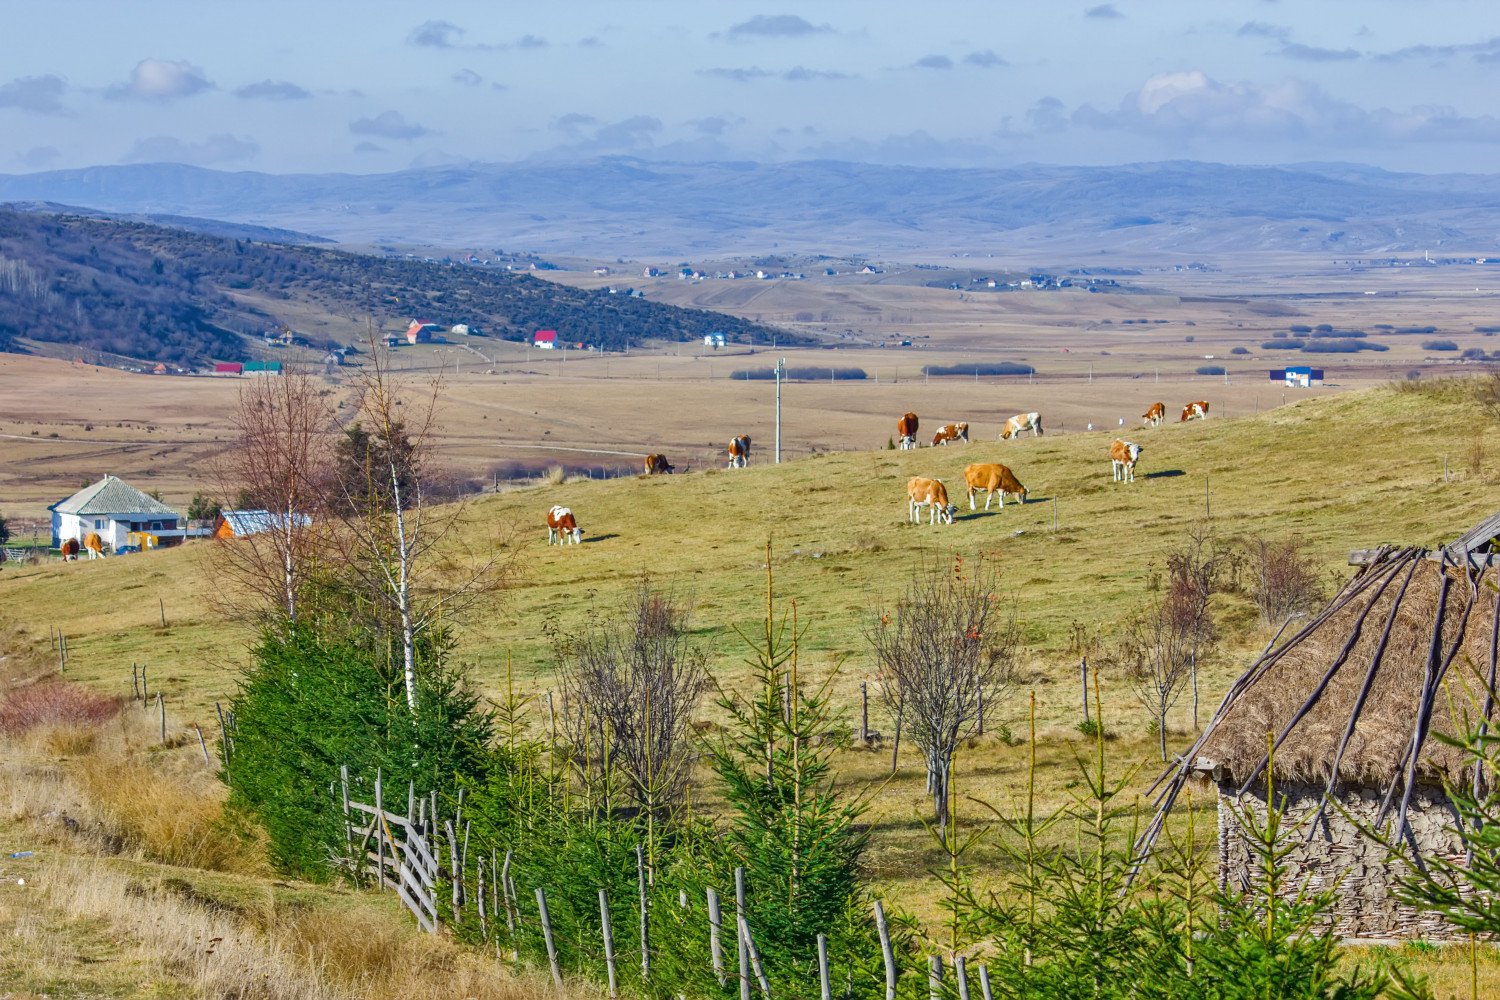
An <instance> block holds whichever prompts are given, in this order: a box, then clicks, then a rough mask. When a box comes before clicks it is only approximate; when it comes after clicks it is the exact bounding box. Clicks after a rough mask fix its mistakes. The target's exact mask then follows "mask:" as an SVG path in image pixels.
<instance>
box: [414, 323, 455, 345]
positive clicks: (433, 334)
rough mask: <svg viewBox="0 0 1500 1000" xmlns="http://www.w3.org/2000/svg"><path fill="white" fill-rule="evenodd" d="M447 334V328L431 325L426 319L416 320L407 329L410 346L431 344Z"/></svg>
mask: <svg viewBox="0 0 1500 1000" xmlns="http://www.w3.org/2000/svg"><path fill="white" fill-rule="evenodd" d="M446 332H447V331H446V328H444V327H442V326H439V325H438V324H436V323H429V322H428V321H427V320H424V319H414V320H412V321H411V324H410V325H408V326H407V328H406V342H407V343H408V344H430V343H432V342H433V341H434V340H436V339H437V338H438V337H439V336H441V335H442V334H443V333H446Z"/></svg>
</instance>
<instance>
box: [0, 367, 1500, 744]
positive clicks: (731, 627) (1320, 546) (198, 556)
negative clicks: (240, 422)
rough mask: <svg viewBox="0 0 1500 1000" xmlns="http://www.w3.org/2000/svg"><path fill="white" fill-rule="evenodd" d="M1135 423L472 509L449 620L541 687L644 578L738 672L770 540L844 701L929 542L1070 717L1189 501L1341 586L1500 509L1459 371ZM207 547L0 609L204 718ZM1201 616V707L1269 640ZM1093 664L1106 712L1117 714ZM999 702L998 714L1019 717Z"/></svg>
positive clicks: (569, 492) (105, 671)
mask: <svg viewBox="0 0 1500 1000" xmlns="http://www.w3.org/2000/svg"><path fill="white" fill-rule="evenodd" d="M1482 427H1483V428H1486V429H1485V430H1484V434H1485V435H1488V438H1489V441H1490V445H1491V452H1490V454H1489V456H1487V457H1486V458H1484V459H1482V461H1481V466H1480V470H1479V471H1478V472H1477V473H1475V472H1472V471H1468V470H1467V469H1466V463H1467V462H1468V461H1469V458H1468V456H1469V454H1470V452H1471V451H1472V450H1473V449H1474V447H1475V445H1476V442H1478V443H1479V444H1480V445H1481V446H1482V445H1483V443H1484V441H1485V440H1486V438H1485V437H1482V436H1480V429H1481V428H1482ZM1131 436H1132V437H1133V438H1134V439H1135V440H1137V441H1138V442H1140V443H1141V444H1142V446H1143V448H1144V451H1143V455H1142V459H1141V464H1140V466H1139V469H1138V474H1139V477H1140V478H1139V479H1138V481H1137V482H1135V483H1133V484H1116V483H1113V482H1112V481H1111V480H1110V476H1109V464H1108V460H1107V457H1106V448H1107V445H1108V442H1109V440H1110V439H1111V437H1112V435H1110V434H1104V433H1092V434H1075V435H1066V436H1063V435H1054V436H1048V437H1044V438H1039V439H1033V438H1026V439H1025V440H1022V441H1019V442H985V443H975V444H973V445H969V446H967V447H963V446H958V447H948V448H942V449H927V448H924V449H921V450H919V451H915V452H892V451H875V452H850V453H841V454H831V455H827V456H823V457H816V458H812V459H806V460H803V461H799V462H796V463H791V464H787V465H783V466H780V467H776V466H772V465H769V464H767V463H766V459H765V457H764V456H765V452H764V451H761V452H759V453H757V455H756V456H755V459H754V464H753V465H752V467H751V468H749V469H746V470H735V471H728V470H724V469H715V470H710V471H705V472H695V473H692V474H690V475H685V476H682V475H679V476H661V477H654V478H649V479H648V478H637V479H626V480H610V481H589V480H583V481H576V482H570V483H567V484H565V485H561V486H537V487H531V488H527V489H522V490H516V491H512V492H507V493H503V494H500V495H490V496H486V497H483V498H482V499H480V500H478V501H476V502H475V503H473V504H472V505H471V507H470V508H469V511H468V513H467V518H468V521H469V523H468V524H467V525H466V526H465V528H464V530H463V532H462V535H461V537H462V539H463V544H464V545H465V546H466V547H467V548H469V549H470V550H472V551H475V552H481V553H482V552H485V551H487V550H488V549H489V548H490V547H492V546H495V545H496V544H498V542H499V540H500V539H501V538H503V537H504V536H506V535H507V534H509V533H511V532H512V531H519V532H520V536H519V538H520V542H519V544H520V545H521V546H522V550H521V551H520V553H519V560H520V565H521V567H522V574H521V576H520V578H519V579H518V580H517V581H516V583H515V584H514V585H513V586H512V587H511V588H510V589H508V590H507V591H506V592H504V593H501V594H498V595H495V596H493V597H492V598H488V599H486V600H485V601H484V602H483V603H482V604H481V606H480V607H479V608H478V609H476V613H475V614H474V615H473V616H472V617H471V618H470V619H469V620H467V621H466V622H465V623H464V624H463V626H462V627H461V629H460V635H461V638H462V646H461V651H462V654H463V655H464V656H465V657H466V658H467V659H469V660H470V661H472V662H473V663H474V664H475V665H476V675H477V677H478V678H479V680H480V681H481V683H482V684H484V685H485V686H487V687H489V688H490V689H491V690H495V689H496V688H497V685H498V684H499V683H500V678H501V672H502V669H503V664H504V660H505V657H506V655H507V653H510V654H513V656H514V663H515V669H516V674H517V676H518V677H520V678H524V679H525V682H526V684H527V685H528V686H529V687H531V688H532V689H534V690H538V691H540V690H544V689H545V688H547V687H548V686H550V685H551V683H552V681H551V675H552V671H553V662H552V657H551V653H550V638H549V636H551V635H552V634H554V632H555V631H557V630H561V631H563V632H566V631H569V630H571V629H574V628H576V627H578V626H579V625H581V624H582V623H583V622H584V621H585V620H587V619H588V618H589V616H591V615H594V614H603V615H608V614H610V613H611V612H612V610H613V609H614V608H615V607H617V606H618V604H619V603H620V601H621V600H622V598H623V595H624V594H625V593H626V591H627V590H628V588H629V587H630V586H631V585H632V584H633V583H634V581H635V580H636V579H637V578H638V577H639V576H640V575H641V574H642V573H650V574H652V575H653V576H654V577H655V578H656V579H657V580H658V581H659V582H661V583H664V584H668V585H670V586H673V587H675V588H676V589H678V590H679V591H681V592H682V593H684V594H685V595H687V596H688V597H690V598H691V600H692V603H693V604H694V607H695V614H694V620H695V623H696V626H697V628H698V630H699V634H700V636H701V638H702V640H703V641H704V642H705V643H706V644H707V645H708V646H709V648H710V649H711V650H712V652H713V669H714V671H715V673H716V674H717V675H718V676H720V677H721V678H725V679H732V678H733V677H734V676H735V675H736V673H737V671H738V669H739V659H740V643H739V639H738V637H737V635H736V634H735V628H736V626H741V625H744V624H746V623H749V622H753V621H755V620H757V616H758V615H759V614H760V613H761V607H762V606H761V597H760V595H761V593H762V588H763V581H764V569H763V563H764V558H763V551H764V545H765V542H766V540H767V539H768V538H769V539H771V540H772V542H773V544H774V548H775V553H776V555H775V570H776V575H777V589H778V591H779V592H780V593H781V594H782V595H784V596H785V597H787V598H793V599H796V600H797V602H798V607H799V614H800V616H801V618H802V620H803V621H805V622H807V623H808V624H809V635H808V647H809V648H810V649H811V650H812V651H813V653H814V654H815V656H816V657H817V658H818V660H819V661H820V662H821V664H822V666H823V668H824V669H831V668H832V667H833V666H834V665H835V664H842V665H843V669H842V679H841V681H840V684H841V687H842V688H843V689H844V690H845V691H846V692H847V693H852V692H853V691H854V690H856V689H857V686H858V682H859V680H861V679H864V678H867V677H868V676H870V666H869V663H870V657H869V653H868V647H867V643H866V642H865V640H864V635H863V629H864V628H865V626H866V624H867V623H868V621H869V617H870V614H871V612H872V610H873V609H874V608H876V607H878V606H879V605H880V604H881V603H882V602H889V601H892V600H894V598H895V597H896V596H897V594H898V592H899V589H900V586H901V583H902V581H903V579H904V578H905V577H906V576H907V575H908V573H909V572H910V570H911V568H912V566H913V564H914V563H915V562H916V561H917V560H918V559H919V558H920V557H923V556H924V555H925V556H931V557H935V558H948V557H949V556H951V555H952V554H955V553H957V554H963V555H969V556H972V555H974V554H976V553H982V554H984V555H986V556H988V557H991V558H993V559H994V560H995V561H996V562H997V563H998V565H999V568H1000V572H1001V578H1002V585H1003V587H1004V588H1005V592H1006V594H1007V597H1008V598H1009V599H1010V600H1011V601H1013V603H1014V608H1015V613H1016V616H1017V618H1018V619H1019V620H1020V621H1021V622H1022V623H1023V624H1024V625H1025V628H1026V640H1027V646H1028V650H1029V657H1030V662H1031V665H1032V680H1031V686H1035V687H1036V688H1037V691H1038V695H1039V697H1040V698H1041V702H1042V718H1043V720H1044V721H1045V722H1047V723H1048V724H1062V725H1069V724H1071V719H1072V715H1071V713H1072V711H1073V706H1074V705H1075V704H1076V700H1077V698H1076V695H1077V692H1076V680H1075V678H1076V664H1074V663H1073V662H1072V661H1071V659H1070V658H1069V657H1068V656H1067V655H1066V653H1065V648H1066V646H1067V639H1068V633H1069V629H1070V626H1071V625H1072V624H1073V623H1074V622H1082V623H1085V624H1093V625H1101V626H1103V627H1104V630H1105V632H1106V633H1107V632H1108V625H1109V623H1110V622H1111V621H1114V620H1118V619H1119V618H1121V617H1122V616H1124V615H1126V614H1128V613H1129V611H1130V610H1131V609H1132V608H1133V607H1135V606H1136V605H1137V604H1138V603H1139V602H1140V601H1141V600H1142V598H1143V597H1144V593H1143V588H1144V587H1145V585H1146V581H1147V579H1148V577H1149V575H1150V574H1151V573H1152V571H1153V567H1155V568H1160V567H1161V565H1162V564H1163V562H1164V558H1165V555H1166V553H1167V552H1168V551H1169V550H1171V549H1173V548H1174V547H1176V546H1178V545H1180V544H1181V542H1182V541H1183V539H1184V538H1185V536H1186V533H1187V532H1188V530H1189V529H1190V528H1191V527H1192V526H1193V525H1195V524H1197V523H1199V522H1201V521H1203V520H1204V514H1205V510H1204V506H1205V505H1204V499H1205V492H1206V493H1207V494H1208V499H1209V505H1210V513H1211V522H1212V525H1213V527H1214V531H1215V533H1216V535H1217V536H1219V537H1220V538H1222V539H1225V540H1229V539H1233V538H1236V537H1240V536H1245V535H1250V534H1257V535H1266V536H1272V537H1279V536H1288V535H1289V536H1294V537H1296V538H1297V539H1299V540H1300V542H1301V543H1302V545H1303V546H1305V547H1306V549H1307V550H1308V551H1309V552H1310V553H1312V554H1313V555H1315V556H1316V558H1317V559H1318V561H1319V563H1320V564H1321V565H1322V566H1324V567H1326V569H1327V571H1328V572H1329V574H1330V583H1332V582H1333V578H1334V577H1338V578H1342V577H1343V576H1344V575H1346V574H1347V572H1348V570H1347V566H1346V561H1347V555H1348V553H1349V551H1350V550H1351V549H1354V548H1361V547H1365V546H1369V545H1374V544H1378V543H1381V542H1417V543H1435V542H1438V541H1441V540H1443V539H1445V538H1448V537H1451V536H1453V535H1456V534H1458V533H1459V532H1461V531H1462V530H1464V529H1466V528H1467V527H1469V526H1470V525H1471V524H1472V523H1473V522H1475V521H1477V520H1478V519H1479V518H1480V517H1482V516H1484V515H1485V514H1488V513H1491V512H1492V510H1493V506H1494V500H1493V497H1494V492H1493V484H1494V483H1495V481H1496V479H1495V475H1494V473H1493V472H1492V471H1490V470H1491V469H1492V468H1493V467H1494V464H1495V463H1496V462H1500V442H1496V441H1495V440H1493V437H1494V436H1493V433H1492V431H1491V430H1490V429H1488V425H1486V424H1484V423H1483V417H1482V414H1481V411H1480V409H1479V407H1478V406H1477V404H1475V403H1474V402H1473V401H1472V385H1471V384H1468V383H1432V384H1428V385H1425V386H1421V387H1420V388H1416V389H1412V388H1408V387H1404V386H1403V387H1400V388H1392V389H1379V390H1374V391H1368V392H1358V393H1348V394H1344V395H1340V396H1337V397H1332V398H1326V399H1320V400H1309V401H1304V402H1300V403H1295V404H1292V405H1289V406H1286V407H1282V408H1280V409H1277V410H1275V411H1272V412H1269V413H1265V414H1261V415H1258V416H1254V417H1243V418H1235V419H1227V420H1226V419H1210V420H1208V421H1205V422H1195V423H1190V424H1185V425H1169V426H1166V427H1162V428H1158V429H1151V430H1146V429H1142V430H1137V431H1134V432H1132V435H1131ZM1445 456H1446V458H1447V461H1448V464H1449V466H1450V468H1451V470H1452V474H1451V476H1450V478H1449V480H1448V481H1444V475H1443V469H1444V459H1445ZM972 461H1003V462H1005V463H1007V464H1008V465H1010V466H1011V468H1012V469H1014V470H1015V472H1016V474H1017V475H1018V476H1019V478H1020V479H1021V481H1022V482H1023V483H1025V485H1026V486H1027V487H1028V488H1029V490H1030V491H1031V502H1030V503H1028V504H1026V505H1025V506H1024V507H1018V506H1015V505H1014V504H1008V505H1007V506H1006V508H1005V510H1004V512H1003V513H1000V512H996V511H995V510H993V509H992V510H991V511H990V512H989V513H984V512H983V511H980V512H978V513H970V512H969V510H968V507H967V504H966V503H964V502H963V497H962V492H961V488H960V487H959V486H957V485H955V484H961V483H962V469H963V466H964V465H965V464H966V463H968V462H972ZM916 474H921V475H929V476H938V477H941V478H943V479H944V480H946V481H947V482H948V483H949V485H950V488H952V489H953V493H954V494H955V497H956V499H957V501H958V502H959V504H960V512H959V517H958V519H957V521H956V522H955V523H954V524H953V525H951V526H943V525H938V526H930V525H928V524H926V523H923V524H920V525H912V524H908V523H906V507H905V499H904V493H905V482H906V479H907V478H908V477H909V476H912V475H916ZM553 503H565V504H567V505H569V506H571V507H572V508H573V510H574V511H575V512H576V513H577V515H578V518H579V521H580V523H581V525H582V526H583V528H584V529H585V531H586V536H585V544H583V545H582V546H579V547H569V548H566V549H560V548H548V547H547V546H546V545H545V529H544V527H543V514H544V512H545V510H546V509H547V507H548V506H550V505H551V504H553ZM1054 513H1055V516H1056V519H1057V530H1056V531H1054V530H1053V517H1054ZM208 555H209V549H208V547H207V546H206V545H190V546H187V547H185V548H182V549H178V550H175V551H166V552H161V553H156V554H152V555H149V556H144V557H129V558H115V559H109V560H106V561H104V562H102V563H86V562H85V563H75V564H69V565H62V564H51V565H44V566H40V567H35V568H11V567H6V568H4V569H3V570H0V601H3V603H0V607H3V608H4V609H5V611H4V614H5V616H6V617H8V618H10V619H12V620H14V621H15V622H16V623H18V624H20V625H22V626H23V627H24V628H25V629H26V630H28V631H29V632H30V633H31V634H32V635H33V636H40V637H42V638H45V637H46V635H47V634H48V628H49V626H56V627H57V628H59V629H61V630H64V631H66V632H68V633H69V635H70V649H71V655H72V658H71V661H70V669H71V670H72V671H73V672H74V673H76V674H77V676H79V677H82V678H85V679H91V680H98V681H100V682H101V683H109V684H112V685H118V684H119V683H120V679H121V678H122V677H123V678H125V679H126V682H127V683H128V677H129V669H130V663H131V662H132V661H138V662H142V663H148V664H150V665H151V669H152V671H153V673H154V675H155V676H156V677H158V678H159V679H160V680H161V681H162V682H164V683H165V684H166V685H167V692H168V696H169V698H171V699H172V700H174V701H177V702H178V703H179V704H184V703H185V705H186V706H191V707H192V708H193V710H194V711H198V712H202V710H203V709H205V708H209V707H211V705H212V702H213V701H214V700H215V699H221V698H222V697H224V696H225V695H226V694H227V693H228V692H229V691H230V690H231V689H232V685H233V666H234V664H236V663H237V662H239V661H240V659H241V658H242V655H243V653H242V651H243V648H244V643H245V639H246V637H245V636H243V635H242V634H240V633H238V632H237V631H236V630H235V629H234V628H233V627H232V626H229V625H226V624H224V623H223V622H222V621H221V620H220V619H219V618H218V617H217V616H216V615H215V614H214V613H213V612H212V611H211V608H210V604H211V601H210V599H209V598H210V597H211V596H212V595H214V594H215V593H216V587H215V584H214V582H213V579H212V573H211V568H210V567H209V566H208V563H207V557H208ZM222 596H224V597H226V598H228V599H231V600H232V595H222ZM159 602H160V604H159ZM162 607H164V608H165V614H166V619H167V625H166V627H162V625H161V608H162ZM1216 610H1217V613H1218V617H1219V619H1220V624H1221V629H1222V631H1223V632H1224V634H1225V636H1226V639H1227V640H1228V642H1227V644H1226V646H1225V648H1224V651H1223V654H1222V655H1221V656H1220V658H1219V659H1218V661H1217V662H1215V663H1214V664H1212V665H1211V672H1212V675H1213V677H1214V678H1215V683H1214V684H1213V685H1212V686H1211V687H1210V690H1208V691H1207V692H1206V693H1205V695H1206V700H1210V701H1211V700H1212V699H1213V698H1215V697H1217V695H1218V693H1219V692H1220V691H1221V690H1222V688H1223V685H1224V683H1227V679H1228V678H1229V677H1231V676H1232V675H1233V674H1235V673H1236V672H1237V671H1238V670H1239V669H1241V667H1242V666H1243V663H1244V654H1246V653H1248V652H1249V651H1251V650H1253V649H1256V648H1258V647H1259V645H1260V644H1261V643H1263V642H1264V640H1265V638H1266V630H1265V629H1264V628H1262V627H1261V626H1260V624H1259V622H1258V621H1256V620H1255V616H1254V612H1253V609H1252V608H1251V607H1250V605H1249V602H1248V601H1247V599H1246V598H1245V597H1243V596H1241V595H1234V594H1229V595H1224V596H1222V597H1220V598H1218V599H1217V604H1216ZM1108 680H1109V679H1108V678H1106V695H1107V696H1111V697H1113V698H1114V699H1115V700H1116V701H1118V702H1119V704H1118V705H1117V710H1118V711H1120V712H1124V713H1126V714H1131V713H1133V712H1134V707H1133V706H1131V705H1130V704H1128V703H1127V702H1126V701H1125V700H1124V699H1123V697H1122V696H1120V695H1119V693H1118V691H1114V692H1112V691H1111V687H1112V686H1111V685H1110V684H1109V683H1108ZM1012 714H1013V715H1014V718H1013V719H1012V722H1014V721H1015V719H1018V718H1019V713H1012Z"/></svg>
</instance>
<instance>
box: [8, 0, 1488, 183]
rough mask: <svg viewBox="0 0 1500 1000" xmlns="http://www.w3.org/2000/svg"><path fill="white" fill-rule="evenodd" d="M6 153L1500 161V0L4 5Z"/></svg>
mask: <svg viewBox="0 0 1500 1000" xmlns="http://www.w3.org/2000/svg"><path fill="white" fill-rule="evenodd" d="M0 57H3V58H0V129H3V130H4V133H5V135H6V137H7V141H6V143H4V144H3V145H0V171H3V172H11V173H16V172H28V171H32V170H44V169H56V168H65V167H83V166H91V165H95V164H109V163H131V162H155V161H175V162H185V163H196V164H200V165H204V166H212V167H217V168H221V169H235V170H265V171H270V172H276V173H285V172H303V171H306V172H324V171H350V172H358V173H370V172H379V171H386V170H397V169H402V168H406V167H410V166H420V165H427V164H440V163H453V162H467V161H471V160H484V161H512V160H526V159H544V160H545V159H552V160H558V159H582V158H590V157H595V156H601V155H617V154H625V155H634V156H641V157H646V158H659V159H674V160H701V159H719V160H723V159H735V160H747V159H748V160H764V161H784V160H798V159H813V158H820V159H845V160H856V161H866V162H879V163H906V164H918V165H932V166H959V167H980V166H1002V165H1011V164H1017V163H1027V162H1045V163H1090V164H1099V163H1123V162H1134V161H1142V160H1164V159H1200V160H1215V161H1224V162H1232V163H1286V162H1297V161H1305V160H1323V161H1349V162H1360V163H1370V164H1374V165H1378V166H1383V167H1388V168H1392V169H1400V170H1419V171H1427V172H1446V171H1459V172H1490V171H1492V170H1494V169H1495V167H1494V166H1493V165H1492V164H1493V163H1494V159H1495V154H1496V153H1497V152H1500V117H1497V116H1496V113H1495V112H1494V111H1492V109H1493V108H1494V106H1495V104H1496V98H1495V95H1496V94H1497V93H1500V3H1494V2H1493V0H1490V2H1483V3H1481V2H1471V0H1428V2H1423V3H1412V2H1410V0H1359V2H1355V0H1302V2H1292V0H1222V2H1220V0H1216V2H1212V3H1203V2H1201V0H1200V2H1179V0H1114V2H1110V3H1093V2H1089V0H1084V2H1082V3H1070V2H1067V0H1061V2H1058V0H1053V2H1051V3H1047V4H1038V3H1034V2H1032V3H1025V4H1022V3H1012V2H1008V0H1005V2H994V0H991V2H983V3H960V2H941V0H938V2H923V3H921V4H916V3H910V2H901V3H883V2H872V0H864V2H857V3H856V2H841V0H828V2H820V3H803V4H783V5H775V4H769V5H761V4H759V3H758V2H752V3H750V4H742V3H741V4H704V3H699V4H685V3H681V2H671V3H669V2H657V0H648V2H619V0H616V2H608V3H605V2H589V0H568V2H559V3H551V4H538V3H527V4H521V3H500V4H497V3H493V2H491V3H462V2H460V3H439V4H414V3H393V2H380V0H373V2H368V0H367V2H363V3H358V4H353V3H347V4H346V3H333V2H317V0H311V2H309V0H301V2H296V3H289V2H282V0H256V2H254V3H250V4H236V5H231V4H228V3H222V2H203V0H198V2H194V3H179V2H170V0H167V2H163V0H158V2H153V3H150V4H122V3H118V2H110V3H104V2H93V0H82V2H72V3H65V2H58V3H28V4H24V5H23V4H15V5H11V9H9V10H7V12H6V18H5V26H4V30H3V33H0Z"/></svg>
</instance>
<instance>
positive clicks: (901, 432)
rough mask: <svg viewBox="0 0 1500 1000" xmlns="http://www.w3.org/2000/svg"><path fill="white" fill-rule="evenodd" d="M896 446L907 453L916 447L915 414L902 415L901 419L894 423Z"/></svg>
mask: <svg viewBox="0 0 1500 1000" xmlns="http://www.w3.org/2000/svg"><path fill="white" fill-rule="evenodd" d="M896 444H897V447H899V448H900V449H901V450H902V451H909V450H911V449H912V448H915V447H916V446H917V415H916V414H915V413H903V414H902V415H901V419H900V420H898V421H896Z"/></svg>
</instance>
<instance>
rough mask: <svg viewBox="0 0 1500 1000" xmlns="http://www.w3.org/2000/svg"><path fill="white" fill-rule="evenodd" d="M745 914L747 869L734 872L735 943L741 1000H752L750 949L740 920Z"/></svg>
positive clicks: (737, 869) (738, 869)
mask: <svg viewBox="0 0 1500 1000" xmlns="http://www.w3.org/2000/svg"><path fill="white" fill-rule="evenodd" d="M744 912H745V869H743V868H736V869H735V870H734V914H735V918H734V942H735V958H736V959H737V960H738V962H739V973H740V1000H750V948H749V947H748V946H747V945H746V943H745V930H744V928H745V925H744V922H743V921H742V920H741V919H740V917H741V915H743V914H744Z"/></svg>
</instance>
